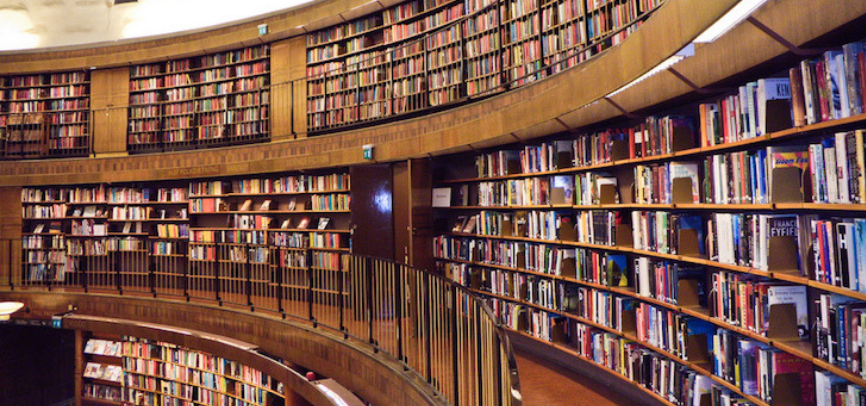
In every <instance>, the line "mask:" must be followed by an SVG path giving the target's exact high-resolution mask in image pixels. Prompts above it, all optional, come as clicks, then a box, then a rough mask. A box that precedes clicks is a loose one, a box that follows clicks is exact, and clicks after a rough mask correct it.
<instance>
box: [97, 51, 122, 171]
mask: <svg viewBox="0 0 866 406" xmlns="http://www.w3.org/2000/svg"><path fill="white" fill-rule="evenodd" d="M90 106H91V107H90V110H91V114H92V117H93V120H92V122H93V153H94V154H96V155H98V156H117V155H126V126H127V114H128V109H127V108H128V107H129V68H125V67H124V68H116V69H99V70H94V71H92V72H91V73H90Z"/></svg>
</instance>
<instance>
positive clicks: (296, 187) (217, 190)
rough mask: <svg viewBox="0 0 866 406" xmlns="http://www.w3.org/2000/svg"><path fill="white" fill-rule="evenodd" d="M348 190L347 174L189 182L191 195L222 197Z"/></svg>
mask: <svg viewBox="0 0 866 406" xmlns="http://www.w3.org/2000/svg"><path fill="white" fill-rule="evenodd" d="M348 189H349V175H348V174H345V173H343V174H331V175H298V176H284V177H278V178H273V179H271V178H265V179H256V178H253V179H241V180H233V181H212V182H191V183H190V185H189V190H190V193H191V194H193V195H224V194H229V193H239V194H259V193H297V192H327V191H337V190H348Z"/></svg>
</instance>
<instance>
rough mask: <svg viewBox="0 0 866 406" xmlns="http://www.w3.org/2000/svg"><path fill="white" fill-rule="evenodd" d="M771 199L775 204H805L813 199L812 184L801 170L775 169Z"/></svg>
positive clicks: (792, 168)
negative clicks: (810, 198) (808, 198)
mask: <svg viewBox="0 0 866 406" xmlns="http://www.w3.org/2000/svg"><path fill="white" fill-rule="evenodd" d="M771 176H772V177H773V179H772V183H773V187H772V188H771V190H770V198H771V199H772V200H773V203H803V202H805V201H806V198H807V196H808V197H811V195H812V191H811V189H810V184H809V183H810V182H809V180H808V179H806V176H805V173H804V172H803V171H802V170H801V169H800V168H794V167H785V168H773V173H772V175H771Z"/></svg>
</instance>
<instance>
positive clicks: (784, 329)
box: [767, 303, 800, 341]
mask: <svg viewBox="0 0 866 406" xmlns="http://www.w3.org/2000/svg"><path fill="white" fill-rule="evenodd" d="M767 338H769V339H770V340H773V341H799V340H800V334H799V333H798V331H797V307H796V306H795V305H794V304H793V303H785V304H774V305H771V306H770V326H769V328H768V329H767Z"/></svg>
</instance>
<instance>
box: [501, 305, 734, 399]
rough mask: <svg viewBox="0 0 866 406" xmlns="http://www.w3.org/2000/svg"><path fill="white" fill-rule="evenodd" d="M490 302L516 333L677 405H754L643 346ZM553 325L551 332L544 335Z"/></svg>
mask: <svg viewBox="0 0 866 406" xmlns="http://www.w3.org/2000/svg"><path fill="white" fill-rule="evenodd" d="M488 303H489V304H490V305H491V308H492V309H493V311H494V313H495V314H497V316H500V318H502V319H504V320H506V324H508V325H509V326H512V328H514V329H516V330H519V331H525V332H527V333H529V334H530V335H533V336H534V337H536V338H539V339H546V340H547V341H554V342H557V343H560V344H562V345H566V346H568V348H569V349H571V350H572V351H574V352H575V353H577V354H578V355H579V356H581V357H583V358H585V359H587V360H589V361H591V362H595V363H596V364H598V365H601V366H603V367H606V368H608V369H610V370H613V371H614V372H616V373H619V374H621V375H623V376H625V377H626V378H628V379H629V380H631V381H632V382H635V383H636V384H637V385H639V386H642V387H644V388H646V389H647V390H649V391H651V392H653V393H656V394H657V395H659V396H661V397H662V398H664V399H666V400H668V401H670V402H672V403H674V404H686V405H700V404H707V403H704V402H716V403H712V404H729V405H749V404H751V403H749V402H744V400H743V398H742V396H741V395H739V394H737V393H734V392H732V391H730V390H728V389H726V388H724V387H722V386H721V385H718V384H716V383H714V382H713V381H712V379H711V378H710V377H708V376H706V375H702V374H699V373H696V372H695V371H692V370H689V369H688V368H687V367H685V366H684V365H681V364H679V363H678V362H677V361H675V360H672V359H669V358H666V357H665V356H663V355H661V354H659V353H657V352H655V351H652V350H651V349H648V348H646V347H644V346H643V345H641V344H640V343H637V342H633V341H631V340H628V339H625V338H623V337H620V336H617V335H616V334H613V333H610V332H607V331H604V330H602V329H599V328H596V327H591V326H589V325H587V324H584V323H581V322H578V321H576V320H573V319H567V320H566V319H564V318H562V317H559V316H553V315H550V314H548V313H547V312H544V311H540V310H535V309H527V308H525V307H524V306H522V305H515V304H512V303H509V302H506V301H503V300H498V299H488ZM548 326H550V327H552V329H547V330H545V328H546V327H548ZM722 402H724V403H722Z"/></svg>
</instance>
